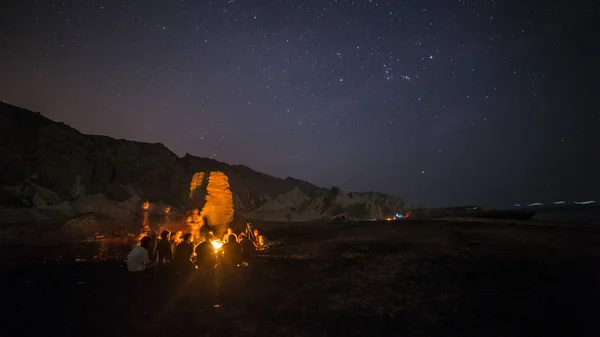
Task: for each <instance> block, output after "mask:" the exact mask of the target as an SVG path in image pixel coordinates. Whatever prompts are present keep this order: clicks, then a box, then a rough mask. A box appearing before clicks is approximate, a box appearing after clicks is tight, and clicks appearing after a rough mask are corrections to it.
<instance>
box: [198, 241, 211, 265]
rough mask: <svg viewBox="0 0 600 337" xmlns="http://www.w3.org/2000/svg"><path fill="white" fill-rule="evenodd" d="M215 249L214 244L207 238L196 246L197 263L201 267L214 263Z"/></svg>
mask: <svg viewBox="0 0 600 337" xmlns="http://www.w3.org/2000/svg"><path fill="white" fill-rule="evenodd" d="M213 250H214V248H213V245H212V244H211V243H210V241H208V240H205V241H204V242H202V243H201V244H199V245H198V246H196V265H198V266H200V267H208V266H211V265H213V264H214V259H213Z"/></svg>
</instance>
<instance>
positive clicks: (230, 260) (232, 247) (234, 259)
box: [223, 235, 242, 267]
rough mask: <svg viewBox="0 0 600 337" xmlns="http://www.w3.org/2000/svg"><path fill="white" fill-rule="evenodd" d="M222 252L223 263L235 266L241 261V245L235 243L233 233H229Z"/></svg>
mask: <svg viewBox="0 0 600 337" xmlns="http://www.w3.org/2000/svg"><path fill="white" fill-rule="evenodd" d="M223 252H224V253H225V254H224V256H223V259H224V262H225V264H227V265H229V266H232V267H235V266H237V265H238V264H240V263H241V262H242V247H241V246H240V244H239V243H237V241H236V239H235V236H234V235H230V236H229V238H228V241H227V243H226V244H224V245H223Z"/></svg>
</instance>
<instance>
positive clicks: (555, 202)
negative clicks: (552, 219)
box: [553, 201, 565, 205]
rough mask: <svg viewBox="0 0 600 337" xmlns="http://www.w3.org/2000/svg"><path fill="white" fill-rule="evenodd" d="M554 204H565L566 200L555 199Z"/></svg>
mask: <svg viewBox="0 0 600 337" xmlns="http://www.w3.org/2000/svg"><path fill="white" fill-rule="evenodd" d="M553 204H555V205H562V204H565V202H564V201H554V202H553Z"/></svg>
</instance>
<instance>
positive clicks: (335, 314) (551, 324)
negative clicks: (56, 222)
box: [0, 221, 600, 337]
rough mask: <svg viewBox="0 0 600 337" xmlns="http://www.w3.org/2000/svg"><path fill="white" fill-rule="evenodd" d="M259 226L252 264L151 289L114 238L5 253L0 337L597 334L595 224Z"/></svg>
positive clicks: (599, 299)
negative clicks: (269, 245)
mask: <svg viewBox="0 0 600 337" xmlns="http://www.w3.org/2000/svg"><path fill="white" fill-rule="evenodd" d="M261 226H262V227H263V228H265V229H266V230H267V232H268V235H269V238H270V239H274V240H278V241H280V243H279V245H278V246H276V247H275V248H274V249H273V250H272V252H271V253H270V254H269V255H266V256H263V257H261V258H260V259H259V260H258V261H256V263H254V264H252V265H250V266H249V267H247V268H238V269H237V270H235V271H234V272H233V274H231V273H227V272H225V271H223V270H222V269H216V270H212V271H207V272H201V271H197V272H195V273H193V274H191V275H184V276H180V277H177V276H174V275H172V274H170V273H166V274H161V275H159V276H158V278H156V279H153V280H149V281H145V282H142V281H140V280H138V279H136V278H134V277H132V276H131V275H129V274H128V273H127V272H126V269H125V268H124V266H123V264H122V262H121V261H120V258H122V257H120V256H119V254H121V253H123V249H124V248H125V249H126V248H127V247H126V246H124V245H119V244H117V243H112V244H110V243H107V242H103V243H90V244H78V245H66V246H53V247H38V248H36V249H30V248H26V247H21V248H15V247H12V248H5V249H3V250H2V251H3V256H4V258H5V263H3V264H2V273H3V276H4V277H3V281H4V282H5V288H4V289H5V290H6V291H7V292H6V293H5V294H4V302H3V303H4V304H5V306H4V308H5V309H6V310H5V313H4V318H5V320H4V322H3V324H2V326H1V327H0V329H2V330H4V331H2V330H0V335H1V336H19V335H29V336H32V335H41V334H43V335H55V336H141V335H143V336H173V335H177V334H180V333H184V334H186V335H187V336H512V337H514V336H598V333H599V331H600V320H599V319H598V317H600V231H599V230H597V229H590V228H587V229H586V228H564V227H545V226H519V225H507V224H498V223H484V224H477V223H453V222H448V221H444V222H442V221H439V222H434V221H404V222H396V223H394V222H387V223H358V224H345V225H324V224H293V225H288V224H286V225H281V224H280V225H275V224H270V225H269V224H262V225H261ZM25 251H27V255H25V254H24V252H25ZM100 251H102V252H103V255H102V256H101V258H96V259H91V260H88V259H89V258H91V257H92V256H98V255H99V252H100ZM42 255H43V256H45V257H46V258H45V259H44V258H41V256H42ZM59 255H60V256H61V257H60V258H59ZM77 258H79V259H81V260H79V261H75V259H77ZM57 259H58V260H59V261H56V260H57Z"/></svg>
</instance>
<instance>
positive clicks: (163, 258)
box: [158, 238, 173, 263]
mask: <svg viewBox="0 0 600 337" xmlns="http://www.w3.org/2000/svg"><path fill="white" fill-rule="evenodd" d="M171 261H173V244H172V243H171V241H169V239H166V238H165V239H161V240H160V241H159V242H158V262H159V263H168V262H171Z"/></svg>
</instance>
